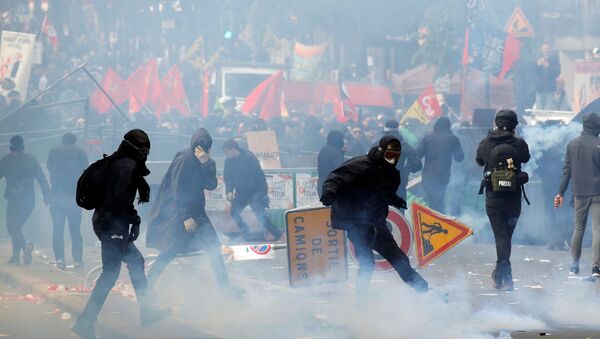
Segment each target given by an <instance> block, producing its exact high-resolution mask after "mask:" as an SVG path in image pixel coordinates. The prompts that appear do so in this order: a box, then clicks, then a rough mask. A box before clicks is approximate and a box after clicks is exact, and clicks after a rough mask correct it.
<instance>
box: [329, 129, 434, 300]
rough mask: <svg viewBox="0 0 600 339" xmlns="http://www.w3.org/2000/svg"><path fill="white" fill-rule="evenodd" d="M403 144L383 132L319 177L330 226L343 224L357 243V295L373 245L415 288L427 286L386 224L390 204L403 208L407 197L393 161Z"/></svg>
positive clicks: (368, 271) (367, 275)
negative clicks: (322, 179)
mask: <svg viewBox="0 0 600 339" xmlns="http://www.w3.org/2000/svg"><path fill="white" fill-rule="evenodd" d="M401 150H402V148H401V144H400V140H398V139H397V138H395V137H393V136H390V135H387V136H384V137H382V138H381V140H380V141H379V144H378V145H377V146H375V147H373V148H371V150H370V151H369V153H368V154H367V155H363V156H358V157H355V158H352V159H351V160H348V161H347V162H345V163H344V164H342V166H340V167H338V168H337V169H336V170H334V171H333V172H331V174H329V176H328V177H327V179H326V180H325V182H324V183H323V194H322V196H321V202H322V203H323V205H325V206H331V224H332V227H333V228H336V229H344V230H346V233H347V235H348V238H349V239H350V241H352V244H353V245H354V248H355V249H356V256H357V258H358V262H359V269H358V276H357V282H356V289H357V296H358V298H359V301H361V299H364V298H366V297H367V295H368V286H369V281H370V280H371V275H372V273H373V270H374V264H375V259H374V256H373V250H375V251H377V252H378V253H379V254H381V255H382V256H383V257H384V258H385V259H386V260H387V261H388V262H389V263H390V264H392V266H393V267H394V269H395V270H396V272H398V274H399V275H400V278H402V280H404V282H406V283H407V284H409V285H410V286H411V287H413V288H414V289H415V290H417V291H418V292H424V291H427V289H428V284H427V282H426V281H425V279H423V277H421V276H420V275H419V274H418V273H417V272H416V271H415V270H414V269H413V268H412V267H411V266H410V261H409V260H408V257H407V256H406V254H405V253H404V252H402V250H401V249H400V247H398V244H397V243H396V241H395V240H394V237H393V236H392V233H391V232H390V230H389V229H388V228H387V225H386V217H387V215H388V211H389V207H388V206H389V205H392V206H394V207H397V208H402V209H406V201H405V200H404V199H402V198H400V197H399V196H398V195H397V194H396V191H397V190H398V185H400V173H399V172H398V170H397V169H396V163H397V162H398V159H400V155H401Z"/></svg>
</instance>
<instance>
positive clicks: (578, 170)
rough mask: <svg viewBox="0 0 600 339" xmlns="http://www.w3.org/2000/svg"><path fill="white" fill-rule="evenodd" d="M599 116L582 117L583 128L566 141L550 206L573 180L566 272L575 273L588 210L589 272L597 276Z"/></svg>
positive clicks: (599, 274)
mask: <svg viewBox="0 0 600 339" xmlns="http://www.w3.org/2000/svg"><path fill="white" fill-rule="evenodd" d="M598 134H600V116H598V114H596V113H590V114H589V115H587V116H586V117H585V118H584V119H583V132H582V133H581V135H580V136H578V137H577V138H575V139H573V140H571V141H570V142H569V144H568V145H567V153H566V154H565V164H564V167H563V173H562V180H561V183H560V188H559V191H558V194H557V195H556V197H555V198H554V207H560V206H562V204H563V196H564V195H565V191H566V190H567V187H568V186H569V181H570V180H571V179H572V180H573V197H574V200H575V206H574V207H575V225H574V231H573V238H572V240H571V256H572V259H573V262H572V264H571V268H570V273H572V274H578V273H579V259H580V257H581V242H582V240H583V234H584V232H585V225H586V222H587V218H588V214H589V212H590V211H591V212H592V276H594V277H600V138H598Z"/></svg>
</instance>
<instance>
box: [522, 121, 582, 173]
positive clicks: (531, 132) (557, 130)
mask: <svg viewBox="0 0 600 339" xmlns="http://www.w3.org/2000/svg"><path fill="white" fill-rule="evenodd" d="M581 131H582V126H581V124H580V123H577V122H571V123H570V124H568V125H565V126H548V127H544V126H540V125H536V126H528V127H525V128H523V130H522V132H523V139H525V141H526V142H527V144H528V145H529V153H530V154H531V159H530V160H529V162H528V163H527V164H525V166H524V169H525V171H527V172H529V173H530V174H533V173H535V172H536V171H537V169H538V167H539V166H540V164H539V160H540V159H541V157H542V155H543V154H544V152H545V151H547V150H549V149H551V148H554V147H558V148H560V149H561V150H563V151H564V150H565V149H566V147H567V144H568V143H569V141H570V140H571V139H573V138H575V137H576V136H578V135H579V134H580V133H581ZM563 154H564V153H563ZM557 161H562V159H560V157H559V156H558V155H557Z"/></svg>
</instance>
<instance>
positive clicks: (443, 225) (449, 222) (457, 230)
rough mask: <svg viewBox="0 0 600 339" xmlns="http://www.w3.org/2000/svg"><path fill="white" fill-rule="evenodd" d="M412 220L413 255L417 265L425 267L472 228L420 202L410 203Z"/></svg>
mask: <svg viewBox="0 0 600 339" xmlns="http://www.w3.org/2000/svg"><path fill="white" fill-rule="evenodd" d="M412 222H413V227H414V236H415V255H416V257H417V264H418V265H419V267H425V266H427V264H429V263H430V262H431V261H433V260H434V259H436V258H438V257H440V256H441V255H442V254H444V253H446V252H447V251H448V250H449V249H451V248H452V247H454V246H456V244H458V243H459V242H461V241H463V240H464V239H465V238H467V237H468V236H470V235H471V234H473V230H472V229H470V228H469V227H467V226H466V225H464V224H463V223H461V222H460V221H458V220H457V219H456V218H452V217H449V216H446V215H443V214H441V213H438V212H436V211H434V210H432V209H430V208H428V207H425V206H423V205H421V204H418V203H415V202H413V203H412Z"/></svg>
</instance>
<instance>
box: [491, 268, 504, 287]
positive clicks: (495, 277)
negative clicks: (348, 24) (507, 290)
mask: <svg viewBox="0 0 600 339" xmlns="http://www.w3.org/2000/svg"><path fill="white" fill-rule="evenodd" d="M492 284H493V286H494V288H495V289H497V290H499V289H501V288H502V277H500V276H499V275H498V273H496V270H493V271H492Z"/></svg>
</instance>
